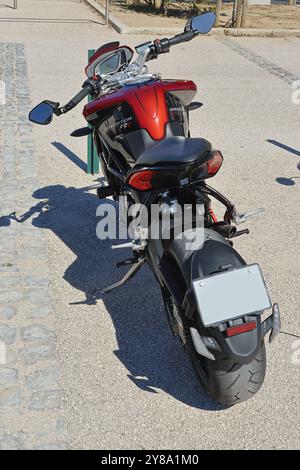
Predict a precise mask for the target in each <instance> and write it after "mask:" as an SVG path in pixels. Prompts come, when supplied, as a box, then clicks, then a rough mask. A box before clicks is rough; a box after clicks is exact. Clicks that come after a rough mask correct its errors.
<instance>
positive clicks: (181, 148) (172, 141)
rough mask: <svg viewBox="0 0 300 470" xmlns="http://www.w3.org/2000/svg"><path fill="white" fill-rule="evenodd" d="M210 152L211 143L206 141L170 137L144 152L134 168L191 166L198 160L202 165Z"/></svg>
mask: <svg viewBox="0 0 300 470" xmlns="http://www.w3.org/2000/svg"><path fill="white" fill-rule="evenodd" d="M210 151H211V143H210V142H208V141H207V140H205V139H198V138H187V137H182V136H177V137H169V138H168V139H165V140H163V141H162V142H159V143H158V144H156V145H154V146H153V147H151V148H150V149H149V150H146V151H145V152H143V153H142V154H141V155H140V156H139V158H138V159H137V161H136V163H135V165H134V166H156V165H159V166H167V165H172V164H173V165H181V164H182V165H189V164H191V163H194V162H195V161H197V160H199V163H201V160H202V159H203V160H204V161H206V159H207V157H208V155H209V153H210ZM204 161H203V163H204Z"/></svg>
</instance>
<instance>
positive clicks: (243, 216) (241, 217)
mask: <svg viewBox="0 0 300 470" xmlns="http://www.w3.org/2000/svg"><path fill="white" fill-rule="evenodd" d="M264 211H265V210H264V209H263V208H262V207H260V208H259V209H256V210H255V211H251V212H246V213H240V212H238V210H237V209H236V207H235V208H234V211H233V212H232V218H233V220H234V222H235V223H236V225H238V224H242V223H243V222H246V220H248V219H250V217H255V216H256V215H260V214H262V213H263V212H264Z"/></svg>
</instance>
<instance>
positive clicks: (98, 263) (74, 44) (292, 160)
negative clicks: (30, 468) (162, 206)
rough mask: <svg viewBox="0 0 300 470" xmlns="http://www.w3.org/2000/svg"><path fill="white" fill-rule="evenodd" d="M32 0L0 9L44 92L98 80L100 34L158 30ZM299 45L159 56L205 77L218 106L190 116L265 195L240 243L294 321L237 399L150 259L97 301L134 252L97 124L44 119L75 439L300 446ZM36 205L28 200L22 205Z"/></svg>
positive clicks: (223, 181) (243, 192)
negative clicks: (172, 307) (105, 231)
mask: <svg viewBox="0 0 300 470" xmlns="http://www.w3.org/2000/svg"><path fill="white" fill-rule="evenodd" d="M40 3H43V4H44V6H43V8H42V9H41V6H40ZM24 4H25V5H26V4H27V7H28V10H27V11H25V10H24V11H23V12H22V11H21V10H20V11H19V13H18V14H19V16H20V18H21V17H22V15H23V20H22V21H21V19H20V21H18V22H17V21H12V15H13V13H12V12H11V11H10V12H9V14H8V13H7V14H6V15H4V14H3V11H2V9H1V10H0V15H1V17H5V18H7V19H6V20H2V19H0V43H1V42H3V43H4V42H5V43H20V44H23V45H24V51H25V52H24V53H25V59H26V64H27V73H28V87H29V93H30V100H31V104H32V105H33V104H36V103H38V102H39V101H42V100H43V99H51V100H53V101H59V102H60V103H64V102H66V101H67V100H68V99H69V98H70V97H71V96H73V95H74V94H75V93H76V92H77V91H78V90H79V89H80V87H81V84H82V82H83V80H84V78H85V77H84V67H85V65H86V60H87V50H88V49H89V48H96V47H98V46H100V45H101V44H103V43H105V42H109V41H112V40H120V41H121V42H122V43H125V44H128V45H129V46H133V45H135V44H138V43H141V42H143V41H144V40H147V39H152V38H151V37H149V36H147V37H145V36H132V35H130V36H128V37H127V36H124V35H123V36H122V37H120V36H119V35H118V34H117V33H116V32H115V31H113V30H112V29H110V28H107V27H105V26H103V25H102V20H101V18H100V19H99V17H97V15H96V14H95V13H94V12H93V11H92V10H91V9H90V8H88V7H87V6H86V5H80V4H77V3H73V2H67V1H66V2H64V1H58V2H56V1H51V2H37V1H32V0H31V2H30V1H27V2H25V1H24ZM45 5H46V6H45ZM33 6H34V10H33V9H32V8H33ZM55 6H56V7H55ZM29 7H30V8H31V10H29ZM46 7H47V8H46ZM39 8H40V10H39ZM33 16H35V19H34V20H32V17H33ZM29 17H30V18H31V20H30V21H29V20H26V21H24V18H29ZM47 18H48V19H47ZM49 18H51V21H49ZM57 18H60V21H56V19H57ZM62 19H65V21H62ZM299 46H300V40H299V39H263V38H234V39H233V38H232V39H227V38H213V37H211V38H197V39H195V40H194V41H193V42H191V43H186V44H183V45H179V46H178V47H174V48H173V49H172V51H171V53H170V54H166V55H164V56H162V57H160V58H159V60H157V61H153V63H151V70H153V71H157V72H160V73H162V75H163V77H168V78H186V79H192V80H194V81H195V82H196V83H197V85H198V93H197V97H196V99H197V100H198V101H201V102H203V103H204V106H203V107H202V108H200V109H198V110H196V111H194V113H193V114H192V115H191V132H192V135H193V136H200V137H205V138H206V139H208V140H210V141H212V143H213V145H214V147H216V148H220V149H221V150H222V152H223V155H224V164H223V167H222V169H221V171H220V172H219V174H218V175H217V176H216V177H215V178H214V180H213V181H211V182H210V183H211V184H213V185H214V186H215V187H216V188H218V189H220V190H222V192H224V193H225V194H226V195H227V196H228V197H230V198H231V199H232V200H233V201H235V202H236V204H237V205H238V207H239V208H240V209H241V210H243V211H248V210H253V209H256V208H259V207H264V208H265V214H264V215H263V216H261V217H259V218H257V219H253V220H251V222H249V223H248V224H247V227H248V228H249V229H250V235H248V236H245V237H241V238H240V239H239V240H238V241H237V242H236V243H235V247H236V248H237V249H238V250H239V251H240V252H241V254H242V255H243V256H244V257H245V258H246V260H247V261H248V262H249V263H250V262H251V263H253V262H258V263H259V264H260V265H261V267H262V270H263V272H264V275H265V279H266V282H267V285H268V288H269V290H270V294H271V297H272V300H273V301H277V302H278V303H279V305H280V307H281V311H282V322H283V324H282V331H283V332H282V334H281V335H280V336H279V338H278V339H277V340H276V341H275V342H274V343H273V344H272V345H271V346H267V357H268V368H267V375H266V379H265V384H264V386H263V388H262V389H261V391H260V392H259V393H258V394H257V395H256V396H255V397H254V398H253V399H252V400H251V401H249V402H246V403H243V404H241V405H239V406H236V407H232V408H230V409H223V408H222V407H220V406H218V405H216V404H215V403H214V402H213V401H212V400H211V399H209V398H208V397H207V396H206V395H205V393H204V392H203V391H202V389H201V387H200V385H199V384H198V383H197V381H196V379H195V377H194V373H193V370H192V368H191V366H190V364H189V361H188V358H187V357H186V355H185V353H184V352H183V350H182V349H181V347H180V344H179V342H178V341H177V340H176V339H174V338H173V337H172V335H171V333H170V332H169V329H168V326H167V322H166V320H165V317H164V311H163V307H162V302H161V299H160V296H159V291H158V288H157V286H156V284H155V282H154V280H153V278H152V276H151V274H150V272H149V271H148V270H147V268H146V267H145V268H143V270H142V271H141V272H140V273H139V274H138V275H137V277H136V278H135V279H133V280H132V281H130V283H128V284H127V285H126V286H124V287H122V288H120V289H119V290H117V291H115V292H113V293H111V294H109V295H106V296H101V295H100V294H99V298H98V299H97V302H96V303H95V302H94V301H93V298H92V297H91V295H90V292H92V291H93V289H94V288H96V287H100V288H103V287H105V286H106V285H108V284H110V283H112V282H115V281H117V280H118V279H119V277H120V276H121V275H122V273H123V272H124V269H123V268H122V269H123V270H122V269H120V270H117V269H116V268H115V262H116V261H118V260H120V259H122V258H123V256H124V258H125V257H127V255H128V252H124V253H121V252H120V251H118V252H117V253H116V252H115V251H112V250H111V249H110V246H111V242H110V241H104V242H102V241H100V240H98V239H97V237H96V232H95V228H96V224H97V222H98V218H97V217H96V208H97V206H98V204H99V201H98V200H97V198H96V196H95V190H94V189H93V188H92V187H93V185H95V184H96V183H97V179H98V177H99V176H100V175H99V176H96V175H95V176H89V175H86V174H85V171H84V169H85V163H86V141H85V138H82V139H75V138H72V137H70V132H71V131H72V130H74V129H76V128H78V127H82V126H83V125H84V119H83V117H82V115H81V110H80V106H78V107H77V108H76V109H75V110H74V111H72V112H71V113H70V114H69V115H68V116H62V117H60V118H59V119H55V120H54V122H53V123H52V124H51V126H47V127H37V126H36V127H34V128H33V130H32V133H33V134H32V138H33V140H34V142H35V146H36V154H37V160H38V162H39V184H40V188H39V191H38V192H37V193H36V194H35V200H36V202H39V201H47V203H48V208H47V209H48V210H45V211H44V212H42V213H38V214H37V213H34V214H33V215H32V224H33V225H34V226H35V227H38V229H39V230H42V231H43V234H44V237H45V240H46V250H47V265H48V268H49V276H50V281H49V291H50V295H51V298H52V299H53V300H52V302H53V306H54V310H55V318H54V324H53V329H54V331H55V334H56V336H57V345H58V356H57V360H58V362H59V368H60V372H61V375H60V387H61V390H62V394H63V402H62V409H61V414H62V417H63V418H64V420H65V427H64V429H65V436H64V442H65V445H66V447H70V448H76V449H78V448H84V449H95V448H101V449H108V448H109V449H118V448H121V449H133V448H137V449H228V448H238V449H246V448H250V449H254V448H268V449H274V448H275V449H279V448H284V449H287V448H299V438H300V436H299V375H300V374H299V373H300V361H299V354H297V351H299V349H300V343H299V335H300V316H299V307H300V302H299V271H300V269H299V248H300V243H299V229H300V224H299V215H300V214H299V184H300V179H299V177H300V132H299V126H300V104H298V105H297V104H294V103H293V102H292V94H293V93H295V90H296V88H293V83H294V82H296V81H297V80H300V62H299ZM299 85H300V82H299V83H298V85H294V87H296V86H299ZM20 86H22V83H20ZM12 210H13V207H12ZM26 210H28V207H26V204H24V207H21V208H20V212H22V211H26ZM217 210H218V208H217ZM32 263H33V264H34V260H32ZM16 423H17V424H16V431H18V430H19V428H20V426H21V424H20V423H19V422H18V420H16ZM28 426H30V425H28ZM23 427H24V426H23ZM25 433H26V429H25ZM31 445H32V446H33V445H34V444H31Z"/></svg>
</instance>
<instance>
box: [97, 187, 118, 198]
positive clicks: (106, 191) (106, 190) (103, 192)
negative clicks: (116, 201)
mask: <svg viewBox="0 0 300 470" xmlns="http://www.w3.org/2000/svg"><path fill="white" fill-rule="evenodd" d="M113 195H114V190H113V188H112V187H111V186H100V187H99V188H97V196H98V198H99V199H105V198H107V197H109V196H113Z"/></svg>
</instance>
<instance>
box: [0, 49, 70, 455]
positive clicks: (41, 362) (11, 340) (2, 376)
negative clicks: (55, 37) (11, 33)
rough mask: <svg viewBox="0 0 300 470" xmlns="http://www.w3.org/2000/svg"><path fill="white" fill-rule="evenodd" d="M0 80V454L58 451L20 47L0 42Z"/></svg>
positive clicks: (54, 378) (51, 338) (60, 441)
mask: <svg viewBox="0 0 300 470" xmlns="http://www.w3.org/2000/svg"><path fill="white" fill-rule="evenodd" d="M0 80H3V81H4V82H5V84H6V105H5V106H0V181H1V184H0V449H23V448H25V449H33V448H42V449H53V448H58V449H60V448H65V447H66V439H65V434H64V423H63V419H62V417H61V413H62V404H63V397H62V391H61V390H60V388H59V377H60V371H59V368H58V363H57V359H56V335H55V331H54V329H55V319H54V310H53V309H52V306H51V299H50V295H49V289H48V284H49V281H48V279H49V278H48V274H49V273H48V269H47V255H46V245H45V241H44V239H43V234H42V230H41V229H39V228H36V227H34V226H33V225H32V217H31V215H33V216H34V213H35V210H34V209H33V210H32V209H30V208H32V207H34V206H36V200H35V199H34V198H33V197H32V193H33V192H34V191H35V190H36V189H38V188H39V182H38V179H37V175H38V157H37V153H36V149H35V148H34V144H33V139H32V135H31V132H32V130H31V124H30V123H29V122H28V119H27V113H28V109H29V108H30V98H29V88H28V81H27V70H26V59H25V51H24V46H23V45H22V44H15V43H0ZM13 212H16V213H17V219H18V220H19V222H17V221H16V220H15V219H16V218H15V216H14V215H11V214H12V213H13ZM22 214H25V215H24V216H23V217H22ZM20 215H21V217H19V216H20ZM1 352H2V354H1ZM4 353H5V356H6V357H5V358H4Z"/></svg>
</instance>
